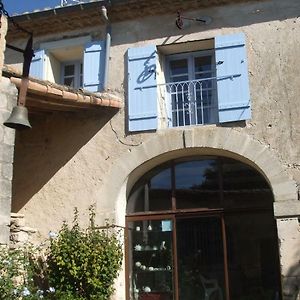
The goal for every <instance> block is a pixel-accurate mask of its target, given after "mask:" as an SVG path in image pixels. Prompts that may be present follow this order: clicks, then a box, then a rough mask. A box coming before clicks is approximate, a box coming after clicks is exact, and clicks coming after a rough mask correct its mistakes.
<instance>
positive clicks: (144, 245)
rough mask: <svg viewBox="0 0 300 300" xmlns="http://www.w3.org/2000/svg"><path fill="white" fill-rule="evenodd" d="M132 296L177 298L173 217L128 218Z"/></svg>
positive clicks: (136, 299)
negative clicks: (174, 277)
mask: <svg viewBox="0 0 300 300" xmlns="http://www.w3.org/2000/svg"><path fill="white" fill-rule="evenodd" d="M128 229H129V232H128V234H129V241H130V242H129V249H128V250H129V251H128V252H129V253H130V255H129V266H130V270H128V271H129V285H130V289H129V299H130V300H173V299H175V297H174V287H173V286H174V279H173V274H174V265H173V262H174V259H173V221H172V220H171V219H159V220H157V219H154V220H153V219H152V220H151V219H147V220H137V221H130V222H128Z"/></svg>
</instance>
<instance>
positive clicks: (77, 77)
mask: <svg viewBox="0 0 300 300" xmlns="http://www.w3.org/2000/svg"><path fill="white" fill-rule="evenodd" d="M72 65H73V66H74V76H71V75H67V76H66V75H65V67H66V66H72ZM70 77H74V85H73V86H71V85H67V86H70V87H72V88H75V89H78V88H82V87H83V60H82V59H81V60H71V61H63V62H61V77H60V83H61V84H62V85H66V84H65V83H64V81H65V79H66V78H70Z"/></svg>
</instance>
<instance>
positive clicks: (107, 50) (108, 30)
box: [101, 5, 111, 91]
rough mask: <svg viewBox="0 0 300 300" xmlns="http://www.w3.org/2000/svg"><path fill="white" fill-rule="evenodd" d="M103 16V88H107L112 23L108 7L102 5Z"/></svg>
mask: <svg viewBox="0 0 300 300" xmlns="http://www.w3.org/2000/svg"><path fill="white" fill-rule="evenodd" d="M101 12H102V17H103V19H104V21H105V23H106V41H105V69H104V76H103V77H104V78H103V90H104V91H105V90H106V89H107V82H108V67H109V56H110V45H111V25H110V22H109V19H108V17H107V9H106V7H105V6H104V5H103V6H102V7H101Z"/></svg>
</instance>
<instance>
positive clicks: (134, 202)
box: [127, 166, 172, 212]
mask: <svg viewBox="0 0 300 300" xmlns="http://www.w3.org/2000/svg"><path fill="white" fill-rule="evenodd" d="M171 190H172V188H171V168H170V167H168V166H165V167H160V168H158V169H154V170H153V171H150V172H149V173H147V175H146V176H145V177H144V178H143V179H142V180H141V181H139V182H138V183H137V184H136V185H135V187H134V188H133V190H132V192H131V195H130V197H129V200H128V205H127V212H139V211H158V210H170V209H171V207H172V202H171Z"/></svg>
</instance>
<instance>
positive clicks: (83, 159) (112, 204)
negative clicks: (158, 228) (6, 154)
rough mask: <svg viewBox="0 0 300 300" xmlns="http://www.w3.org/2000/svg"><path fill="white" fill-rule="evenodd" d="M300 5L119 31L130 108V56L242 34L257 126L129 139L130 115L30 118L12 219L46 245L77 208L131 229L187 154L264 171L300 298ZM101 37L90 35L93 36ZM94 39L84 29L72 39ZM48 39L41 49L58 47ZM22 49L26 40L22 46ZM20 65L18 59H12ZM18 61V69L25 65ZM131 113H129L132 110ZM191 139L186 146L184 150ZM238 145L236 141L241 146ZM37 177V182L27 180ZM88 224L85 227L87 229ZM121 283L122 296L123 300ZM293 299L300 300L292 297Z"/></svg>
mask: <svg viewBox="0 0 300 300" xmlns="http://www.w3.org/2000/svg"><path fill="white" fill-rule="evenodd" d="M297 12H299V1H298V0H286V1H280V0H273V1H270V0H269V1H257V2H255V3H252V2H251V3H250V2H249V3H244V4H242V5H239V4H233V5H227V6H224V7H222V6H219V7H214V8H208V9H203V10H198V11H197V10H194V11H190V12H187V13H186V14H187V15H188V16H190V17H198V16H201V15H208V16H211V17H212V19H213V22H212V23H211V24H210V25H208V26H203V25H202V26H201V25H199V23H193V22H187V26H186V28H184V29H183V30H182V31H179V30H178V29H177V28H176V26H175V24H174V21H175V17H176V16H175V15H165V16H164V17H157V16H149V17H145V18H143V19H138V18H137V19H135V20H128V21H124V22H116V23H113V24H112V47H111V52H110V70H109V87H110V90H111V91H113V92H115V93H117V94H118V95H119V96H121V97H122V98H123V99H124V103H126V81H127V78H126V76H127V73H126V51H127V49H128V48H129V47H135V46H143V45H146V44H156V45H162V44H165V43H172V42H174V43H177V42H188V41H193V40H201V39H209V38H212V37H214V36H216V35H222V34H230V33H235V32H241V31H242V32H244V33H245V35H246V39H247V50H248V65H249V79H250V91H251V99H252V118H251V120H249V121H247V122H245V123H243V124H240V123H231V124H227V125H226V126H216V125H210V126H195V127H191V128H170V129H161V130H158V131H157V132H155V133H142V134H128V132H126V130H125V128H126V126H125V123H126V110H125V109H124V110H121V111H120V113H118V114H116V115H115V116H113V118H111V116H110V115H109V114H108V113H105V112H103V114H98V115H97V114H96V115H89V114H87V113H81V114H80V115H76V114H67V113H62V112H60V113H45V114H36V115H31V116H30V117H31V120H30V121H31V124H32V126H33V129H32V130H31V131H26V132H22V133H19V134H18V136H17V139H16V148H15V151H16V158H15V170H14V189H13V210H14V212H18V213H22V214H24V215H25V216H26V220H27V222H28V226H30V227H34V228H38V229H39V231H40V233H41V235H42V236H46V235H47V233H48V232H49V231H50V230H53V231H57V230H58V229H59V227H60V226H61V224H62V222H63V220H69V221H71V220H72V215H73V208H74V206H77V207H78V208H79V211H80V213H81V215H83V216H82V220H86V219H87V217H86V215H87V208H88V206H89V205H90V204H93V203H96V205H97V218H98V221H99V222H101V221H103V220H104V219H105V218H107V217H108V218H110V219H112V220H114V221H115V223H117V224H119V225H124V222H125V214H126V197H127V196H128V193H129V192H130V188H131V187H132V185H133V184H134V182H135V181H136V180H137V179H138V178H139V177H140V176H142V174H143V173H144V172H146V171H147V170H149V169H150V168H152V167H154V166H155V165H157V164H160V163H162V162H164V161H166V160H169V159H172V158H175V157H180V156H185V155H222V156H227V157H231V158H235V159H238V160H240V161H243V162H245V163H248V164H250V165H252V166H253V167H255V168H256V169H257V170H258V171H260V172H261V173H262V174H263V175H264V176H265V178H266V180H267V181H268V182H269V183H270V186H271V188H272V190H273V193H274V198H275V200H276V203H275V217H276V219H277V227H278V235H279V241H280V255H281V265H282V276H283V284H284V287H283V289H284V297H285V298H284V299H295V298H296V295H297V294H298V288H299V287H298V286H297V284H298V283H297V280H298V279H299V277H298V272H299V270H300V267H299V261H300V255H299V252H297V251H290V250H289V249H291V247H292V248H293V249H300V233H299V225H298V224H297V217H298V216H299V215H300V209H299V201H298V196H297V189H298V187H299V185H300V164H299V161H300V123H299V115H300V106H299V105H298V102H299V99H300V89H299V74H300V58H299V53H298V52H299V50H298V49H299V45H300V18H299V16H298V15H299V14H298V13H297ZM99 30H100V29H99V28H98V27H95V28H89V30H88V32H90V33H91V34H95V33H98V32H99ZM80 33H82V34H83V35H84V34H87V30H86V29H82V30H81V31H80V30H77V31H72V32H69V33H67V34H65V35H64V36H65V37H68V36H69V37H71V36H72V35H73V36H76V35H80ZM58 38H59V36H54V35H51V36H45V37H44V38H42V37H39V38H38V39H35V46H36V47H38V45H39V43H40V42H43V41H44V42H46V41H51V39H53V40H55V39H58ZM17 43H19V44H18V45H21V43H22V41H17ZM10 61H11V62H13V58H12V57H10ZM17 62H18V61H17ZM125 108H126V105H125ZM183 136H185V138H186V140H185V142H184V143H183V138H182V137H183ZM237 136H238V137H237ZM29 175H30V176H29ZM83 222H84V221H83ZM124 285H125V283H124V277H122V276H121V279H120V281H119V287H120V288H118V289H117V293H119V294H118V296H117V297H116V299H118V300H120V299H125V298H124V289H123V288H122V287H124ZM293 297H294V298H293Z"/></svg>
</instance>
